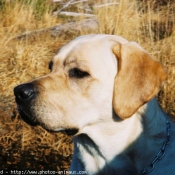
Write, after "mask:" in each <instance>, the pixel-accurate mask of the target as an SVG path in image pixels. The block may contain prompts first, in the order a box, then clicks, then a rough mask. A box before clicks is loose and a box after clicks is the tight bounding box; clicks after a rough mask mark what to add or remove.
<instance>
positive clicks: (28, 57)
mask: <svg viewBox="0 0 175 175" xmlns="http://www.w3.org/2000/svg"><path fill="white" fill-rule="evenodd" d="M38 1H39V0H38ZM38 1H35V3H36V2H38ZM2 2H4V4H2V3H0V53H1V54H0V62H1V64H0V92H1V96H0V101H1V102H0V112H1V119H0V120H1V124H0V141H1V143H0V147H1V148H2V149H1V150H2V151H1V152H0V155H1V158H0V162H1V165H2V167H3V168H9V167H10V168H12V167H13V168H14V167H15V166H16V167H19V165H21V162H23V161H26V162H27V163H26V164H24V163H23V164H22V166H20V167H21V168H23V169H25V168H26V167H32V166H33V167H35V168H36V166H39V168H40V169H44V168H46V167H47V168H50V167H49V166H48V165H47V166H46V165H45V164H46V162H49V161H50V157H49V154H51V153H52V152H53V151H55V150H56V151H57V153H55V152H54V154H56V155H57V157H59V158H60V159H62V160H63V161H60V160H57V158H56V157H53V158H52V161H57V162H59V163H60V165H59V167H58V166H56V165H55V164H54V163H53V166H55V169H60V167H61V166H63V164H64V166H63V168H65V167H66V168H67V166H68V164H69V161H70V156H71V153H72V144H71V141H70V140H71V139H70V138H69V137H67V136H65V135H64V134H62V133H60V134H54V135H53V134H51V133H47V132H46V131H44V130H43V129H42V128H40V127H37V128H31V127H30V126H27V125H26V124H24V123H23V122H22V121H20V120H18V115H17V114H16V113H15V110H14V105H15V103H14V98H13V88H14V87H15V86H16V85H18V84H20V83H22V82H26V81H29V80H30V79H33V78H35V77H38V76H41V75H43V74H46V73H48V69H47V67H48V62H49V60H50V59H51V58H52V56H53V55H54V54H55V52H56V50H57V48H59V47H60V46H61V45H63V44H64V43H66V42H67V41H68V40H70V39H72V37H74V36H70V37H69V36H66V38H67V39H65V37H64V36H62V37H59V38H58V37H51V36H50V35H49V34H48V33H46V34H42V35H41V36H40V37H34V38H32V39H31V38H30V39H29V38H25V39H23V40H12V38H14V37H15V36H18V35H21V34H23V33H25V32H27V31H32V30H37V29H41V28H45V27H50V26H54V25H56V24H59V23H62V22H63V21H65V20H72V19H71V18H67V19H61V18H58V17H54V16H53V15H52V9H54V8H55V7H54V5H52V4H51V3H50V1H44V2H46V4H47V6H44V7H41V6H39V7H38V4H37V3H36V4H33V3H30V4H29V3H27V0H25V1H20V0H13V1H10V2H11V3H9V2H7V1H5V0H4V1H2ZM98 2H99V3H100V1H98ZM91 3H92V2H91ZM119 3H120V4H119V5H115V6H111V7H104V8H100V9H95V10H94V12H93V13H94V14H95V15H96V16H97V18H98V20H99V29H98V31H94V33H108V34H115V35H121V36H123V37H125V38H127V39H128V40H134V41H137V42H138V43H140V44H141V45H142V46H143V47H144V48H145V49H146V50H147V51H148V52H149V53H150V54H151V55H152V57H153V58H154V59H156V60H158V61H160V62H161V63H162V64H163V65H164V67H165V68H166V70H167V74H168V79H167V81H166V83H165V84H164V86H163V87H162V89H161V91H160V94H159V102H160V104H162V106H163V108H164V109H165V110H166V111H167V112H169V113H171V114H175V110H174V109H175V100H174V96H175V82H174V79H175V46H174V43H175V30H174V29H175V26H174V22H175V19H174V16H175V11H174V10H175V8H174V6H175V4H173V5H171V6H170V5H169V4H166V5H165V6H157V7H156V10H155V7H154V9H153V8H152V7H153V6H151V5H150V4H149V1H148V3H146V4H140V3H139V2H138V1H130V0H120V1H119ZM36 7H37V8H36ZM87 33H88V31H86V32H85V31H81V33H80V34H87ZM75 36H76V34H75ZM12 114H13V115H12ZM12 147H13V148H15V149H14V150H15V151H16V152H15V151H12V152H11V148H12ZM7 148H8V149H7ZM24 150H25V151H26V150H28V152H24ZM32 150H33V151H32ZM36 150H37V151H40V155H38V153H37V151H36ZM9 154H13V159H14V160H11V156H10V155H9ZM54 154H52V156H53V155H54ZM29 155H30V156H31V157H32V159H31V157H30V158H29V159H27V158H26V159H24V158H23V157H24V156H26V157H27V156H28V157H29ZM43 155H45V157H44V158H41V157H42V156H43ZM47 155H48V157H47ZM60 156H61V157H60ZM67 157H68V159H66V158H67ZM38 159H42V161H43V162H45V163H43V164H42V163H38V164H36V165H34V164H32V163H31V162H32V161H35V162H40V161H39V160H38ZM43 159H45V160H43ZM66 161H67V163H65V162H66ZM12 162H13V163H12ZM40 164H41V165H42V166H41V167H40ZM52 168H53V167H52Z"/></svg>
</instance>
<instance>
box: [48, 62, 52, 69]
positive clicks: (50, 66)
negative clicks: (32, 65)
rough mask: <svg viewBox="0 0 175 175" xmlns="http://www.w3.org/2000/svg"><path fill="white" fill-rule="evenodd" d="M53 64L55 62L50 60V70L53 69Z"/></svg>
mask: <svg viewBox="0 0 175 175" xmlns="http://www.w3.org/2000/svg"><path fill="white" fill-rule="evenodd" d="M52 66H53V62H52V61H50V62H49V67H48V68H49V69H50V70H52Z"/></svg>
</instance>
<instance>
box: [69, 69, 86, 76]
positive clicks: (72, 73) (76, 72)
mask: <svg viewBox="0 0 175 175" xmlns="http://www.w3.org/2000/svg"><path fill="white" fill-rule="evenodd" d="M87 76H89V73H88V72H85V71H82V70H80V69H78V68H73V69H71V70H69V77H70V78H84V77H87Z"/></svg>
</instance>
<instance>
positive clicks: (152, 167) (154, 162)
mask: <svg viewBox="0 0 175 175" xmlns="http://www.w3.org/2000/svg"><path fill="white" fill-rule="evenodd" d="M170 130H171V125H170V122H169V121H168V120H167V121H166V132H167V138H166V141H165V142H164V143H163V146H162V148H161V149H160V151H159V152H158V153H157V155H156V157H155V158H154V160H153V161H152V162H151V164H150V165H149V166H147V167H146V168H145V169H144V170H143V171H142V173H141V175H143V174H148V173H150V172H151V171H152V170H153V169H154V168H155V164H156V163H157V162H158V161H159V160H161V159H162V158H163V156H164V155H165V150H166V147H167V145H168V144H170V141H171V136H170Z"/></svg>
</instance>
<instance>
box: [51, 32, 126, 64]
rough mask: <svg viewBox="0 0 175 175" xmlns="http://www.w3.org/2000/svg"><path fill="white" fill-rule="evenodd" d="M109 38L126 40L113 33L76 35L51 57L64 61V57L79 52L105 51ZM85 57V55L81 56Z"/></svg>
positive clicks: (120, 41) (123, 41)
mask: <svg viewBox="0 0 175 175" xmlns="http://www.w3.org/2000/svg"><path fill="white" fill-rule="evenodd" d="M109 40H112V41H117V42H119V43H122V44H123V43H126V42H128V41H127V40H126V39H124V38H122V37H120V36H114V35H105V34H90V35H83V36H80V37H77V38H75V39H73V40H71V41H70V42H68V43H67V44H65V45H64V46H62V47H61V48H60V49H59V50H58V52H57V54H56V55H55V57H54V58H53V60H54V61H56V60H59V61H65V59H66V58H67V57H68V56H69V57H70V56H71V55H73V54H77V55H81V54H91V55H92V54H95V53H98V54H100V53H102V52H105V49H107V47H109V45H108V46H107V44H109V42H108V41H109ZM83 58H85V57H83Z"/></svg>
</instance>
